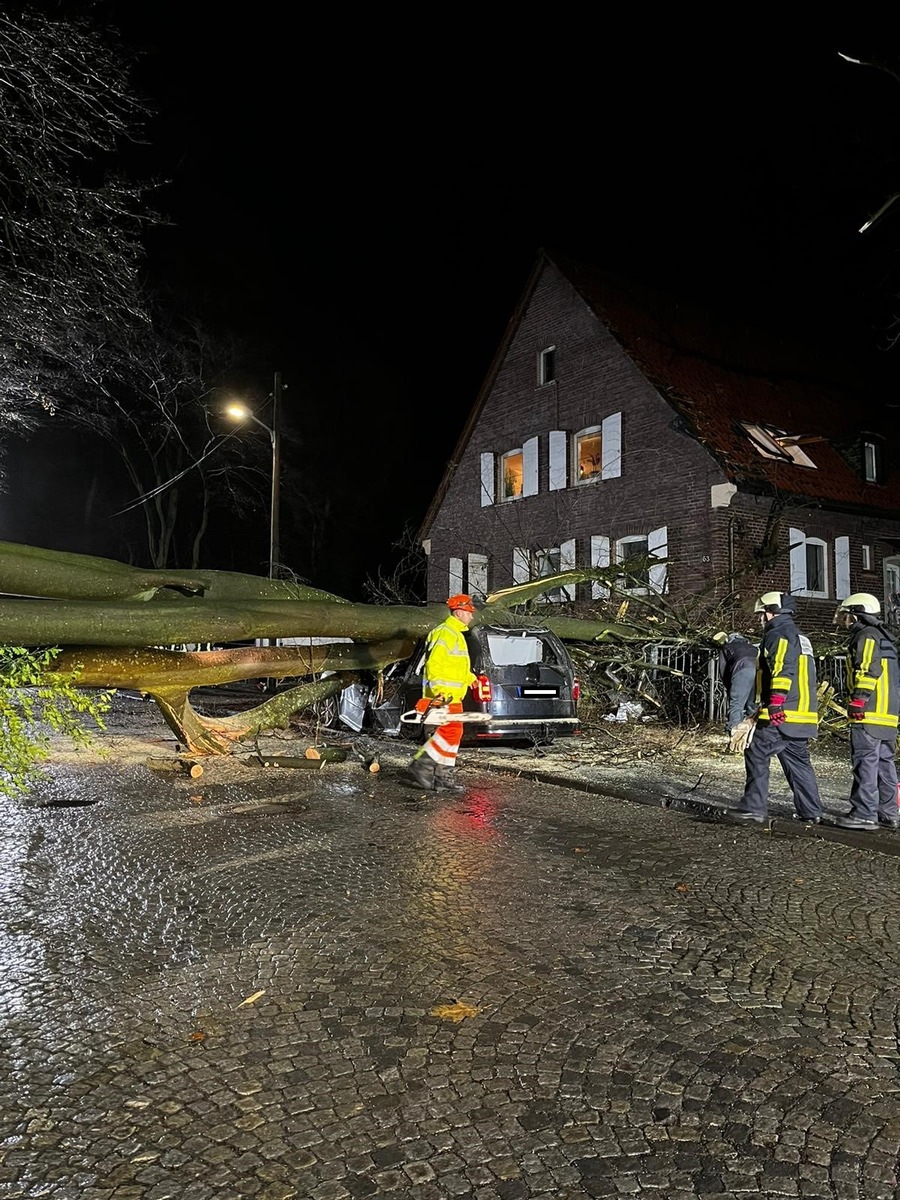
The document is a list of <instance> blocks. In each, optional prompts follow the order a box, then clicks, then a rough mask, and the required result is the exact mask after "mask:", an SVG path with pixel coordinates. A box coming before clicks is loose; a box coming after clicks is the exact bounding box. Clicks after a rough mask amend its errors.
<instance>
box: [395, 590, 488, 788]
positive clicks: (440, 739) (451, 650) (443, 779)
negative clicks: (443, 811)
mask: <svg viewBox="0 0 900 1200" xmlns="http://www.w3.org/2000/svg"><path fill="white" fill-rule="evenodd" d="M447 607H448V608H449V610H450V613H449V615H448V616H447V617H446V618H445V619H444V620H443V621H441V623H440V625H436V626H435V627H434V629H432V630H431V632H430V633H429V634H428V637H427V639H426V642H425V668H424V671H423V673H422V700H421V701H420V702H419V703H420V705H424V707H426V708H427V707H428V706H429V705H431V704H436V705H447V707H448V709H449V712H450V713H451V714H455V713H460V714H461V713H462V711H463V705H462V702H463V697H464V696H465V694H466V691H467V690H468V689H469V688H470V687H471V686H472V684H473V683H474V682H475V676H474V674H473V673H472V664H471V662H470V660H469V647H468V645H467V644H466V638H465V633H466V630H467V629H468V627H469V626H470V625H471V624H472V621H473V620H474V619H475V604H474V602H473V600H472V597H471V596H466V595H465V594H462V593H460V594H459V595H456V596H451V597H450V599H449V600H448V601H447ZM462 735H463V725H462V722H461V721H448V722H447V723H446V724H445V725H438V726H436V727H435V731H434V733H433V734H432V735H431V737H430V738H429V739H428V741H427V742H426V743H425V745H424V746H422V747H421V749H420V750H419V751H418V752H417V753H416V755H415V757H414V758H413V761H412V764H411V765H410V769H409V774H410V781H411V782H412V784H413V785H414V786H415V787H417V788H421V789H422V791H425V792H434V791H450V792H463V791H465V788H464V787H463V785H462V784H459V783H456V782H455V779H454V768H455V767H456V757H457V754H458V753H459V743H460V742H461V741H462Z"/></svg>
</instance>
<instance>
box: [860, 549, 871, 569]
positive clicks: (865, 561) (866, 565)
mask: <svg viewBox="0 0 900 1200" xmlns="http://www.w3.org/2000/svg"><path fill="white" fill-rule="evenodd" d="M860 550H861V551H862V569H863V570H864V571H871V570H872V547H871V546H866V545H862V546H860Z"/></svg>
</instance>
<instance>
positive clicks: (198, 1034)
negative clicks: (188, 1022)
mask: <svg viewBox="0 0 900 1200" xmlns="http://www.w3.org/2000/svg"><path fill="white" fill-rule="evenodd" d="M205 1037H206V1034H205V1033H204V1032H203V1030H202V1029H195V1030H194V1032H193V1033H192V1034H191V1041H192V1042H202V1041H203V1039H204V1038H205Z"/></svg>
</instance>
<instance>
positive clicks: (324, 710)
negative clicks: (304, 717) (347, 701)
mask: <svg viewBox="0 0 900 1200" xmlns="http://www.w3.org/2000/svg"><path fill="white" fill-rule="evenodd" d="M312 712H313V715H314V717H315V719H316V721H317V723H318V724H319V725H321V726H322V728H323V729H337V728H338V723H339V721H340V707H339V703H338V697H337V696H326V697H325V698H324V700H317V701H316V703H315V704H314V705H313V706H312Z"/></svg>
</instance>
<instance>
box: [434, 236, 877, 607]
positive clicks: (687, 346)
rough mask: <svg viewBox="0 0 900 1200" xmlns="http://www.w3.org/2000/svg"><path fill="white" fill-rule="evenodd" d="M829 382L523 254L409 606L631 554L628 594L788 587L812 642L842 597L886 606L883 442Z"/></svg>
mask: <svg viewBox="0 0 900 1200" xmlns="http://www.w3.org/2000/svg"><path fill="white" fill-rule="evenodd" d="M841 377H842V376H841V372H840V371H839V370H837V369H834V370H833V371H831V370H828V369H826V368H824V366H823V364H822V362H821V357H818V359H816V360H814V369H812V370H811V369H810V368H809V365H808V363H804V361H803V360H802V359H801V356H800V353H799V351H798V350H797V348H795V347H793V346H791V345H786V344H785V343H784V341H783V340H782V341H778V340H777V339H774V338H772V339H770V340H768V341H765V342H764V341H763V340H762V339H761V335H760V334H759V333H758V332H755V333H750V332H749V331H748V330H747V329H746V328H741V327H732V328H726V327H725V325H724V323H723V322H721V321H719V320H717V319H715V318H711V317H710V315H709V314H698V313H695V312H692V311H690V308H689V306H688V305H687V304H686V303H684V302H682V301H672V300H671V299H668V300H667V299H664V298H662V297H660V296H653V295H651V294H650V293H649V292H646V291H645V290H643V289H642V288H640V287H639V286H637V285H634V284H629V283H627V282H624V281H622V280H621V279H619V280H616V279H613V278H611V277H609V276H607V275H605V274H603V273H600V272H598V271H596V270H594V269H592V268H590V267H588V266H585V265H584V264H580V263H574V262H571V261H569V260H568V259H565V258H563V257H562V256H560V255H556V254H553V255H551V254H550V253H548V252H546V251H541V252H540V254H539V255H538V259H537V262H536V264H535V266H534V269H533V271H532V273H531V277H530V278H529V280H528V283H527V285H526V287H525V289H524V292H523V294H522V297H521V299H520V301H519V303H518V305H517V307H516V310H515V312H514V314H513V316H512V318H511V319H510V322H509V324H508V326H507V330H506V333H505V335H504V338H503V341H502V343H501V345H500V347H499V349H498V351H497V354H496V356H495V358H494V361H493V363H492V365H491V368H490V370H489V372H488V375H487V378H486V379H485V381H484V384H483V386H482V388H481V391H480V393H479V395H478V398H477V400H476V402H475V405H474V407H473V409H472V411H471V413H470V415H469V418H468V420H467V422H466V424H465V427H464V429H463V431H462V434H461V436H460V438H459V441H458V443H457V445H456V448H455V450H454V451H453V453H452V455H451V457H450V461H449V464H448V466H447V469H446V472H445V474H444V477H443V479H442V481H441V483H440V485H439V488H438V490H437V493H436V494H435V496H434V498H433V500H432V503H431V505H430V507H429V509H428V512H427V514H426V517H425V520H424V522H423V524H422V527H421V529H420V540H421V542H422V545H423V547H424V549H425V552H426V554H427V555H428V598H429V599H430V600H440V599H443V598H445V597H446V596H447V595H449V594H451V593H453V592H457V591H462V590H467V591H471V592H473V593H476V594H486V593H487V592H489V591H495V590H498V589H500V588H504V587H509V586H511V585H512V584H514V583H519V582H525V581H527V580H529V579H534V578H537V577H539V576H541V575H548V574H553V573H555V572H556V571H557V570H564V569H566V568H567V567H570V566H574V565H578V566H584V565H592V566H608V565H614V564H615V563H617V562H623V561H625V560H626V559H628V558H629V557H632V556H634V555H645V556H646V555H649V556H650V558H651V561H652V560H653V559H658V560H659V561H658V563H656V562H654V563H653V565H651V566H650V567H649V569H648V570H647V571H646V573H645V574H643V575H642V576H641V577H640V578H639V579H637V580H633V581H631V583H632V590H633V591H634V592H635V593H637V594H647V593H651V592H657V593H662V592H666V593H669V594H670V595H672V596H676V595H679V594H683V595H686V594H689V593H697V592H699V591H700V590H701V589H709V588H710V585H713V586H712V589H711V591H712V593H715V595H716V596H717V598H722V597H725V596H729V595H734V597H735V601H736V603H738V604H739V605H741V604H746V601H748V600H750V599H751V598H752V597H753V596H755V595H757V594H759V592H761V591H766V590H769V589H780V590H790V591H792V592H793V593H794V594H795V595H798V596H802V597H805V598H806V599H807V600H808V601H809V603H808V604H805V605H804V616H803V621H804V625H805V626H807V627H811V628H820V629H822V630H824V629H826V628H830V627H831V621H832V617H833V614H834V610H835V604H836V601H837V600H838V599H840V598H841V597H844V596H846V595H848V594H850V593H851V592H854V591H867V592H873V593H875V595H877V596H878V597H879V598H880V599H881V600H882V604H883V606H884V610H885V612H890V611H891V607H890V604H889V597H890V596H891V595H892V594H895V593H900V470H898V459H897V456H896V454H895V453H894V452H893V451H894V447H895V446H896V439H895V437H894V435H893V431H892V429H891V427H890V425H888V424H886V423H885V420H884V415H883V414H884V413H885V409H884V408H883V407H880V406H879V405H877V404H874V403H872V400H873V394H872V393H871V392H867V389H866V388H861V387H860V386H859V384H858V383H857V384H855V386H853V387H848V386H843V385H842V384H841V383H840V382H839V381H840V379H841ZM850 378H851V379H852V378H853V377H852V376H850ZM857 378H858V377H857ZM876 413H881V414H882V415H881V416H880V417H878V416H876ZM605 595H606V590H605V589H604V587H603V586H602V585H601V584H599V583H597V582H592V583H587V584H579V585H578V586H577V587H570V588H566V589H559V590H558V591H557V592H556V593H552V594H549V595H548V598H549V599H550V600H553V601H556V602H558V603H561V604H567V605H573V604H574V605H575V606H576V607H577V608H578V609H582V608H584V607H586V606H597V605H598V604H599V603H602V600H603V598H604V596H605ZM892 616H893V618H894V619H895V620H896V617H897V610H896V608H895V609H893V612H892Z"/></svg>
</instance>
